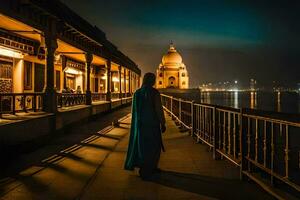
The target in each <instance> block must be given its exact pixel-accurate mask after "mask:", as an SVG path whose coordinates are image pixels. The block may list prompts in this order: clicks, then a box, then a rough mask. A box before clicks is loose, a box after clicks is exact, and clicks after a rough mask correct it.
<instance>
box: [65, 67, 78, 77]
mask: <svg viewBox="0 0 300 200" xmlns="http://www.w3.org/2000/svg"><path fill="white" fill-rule="evenodd" d="M65 72H66V73H68V74H74V75H79V74H81V72H80V71H78V70H76V69H74V68H70V67H67V69H66V70H65Z"/></svg>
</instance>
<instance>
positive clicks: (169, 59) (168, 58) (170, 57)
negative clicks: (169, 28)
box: [162, 44, 182, 65]
mask: <svg viewBox="0 0 300 200" xmlns="http://www.w3.org/2000/svg"><path fill="white" fill-rule="evenodd" d="M181 63H182V57H181V55H180V54H179V53H178V52H177V51H176V49H175V47H174V46H173V45H172V44H171V45H170V48H169V50H168V53H167V54H166V55H164V56H163V58H162V64H163V65H168V64H181Z"/></svg>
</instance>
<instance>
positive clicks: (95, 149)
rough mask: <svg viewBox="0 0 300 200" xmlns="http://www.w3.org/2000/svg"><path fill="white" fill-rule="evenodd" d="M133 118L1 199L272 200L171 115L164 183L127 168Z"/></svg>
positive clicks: (1, 191)
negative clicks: (182, 128)
mask: <svg viewBox="0 0 300 200" xmlns="http://www.w3.org/2000/svg"><path fill="white" fill-rule="evenodd" d="M129 126H130V117H129V116H128V117H127V118H126V119H123V120H122V123H121V127H119V128H113V129H109V128H106V129H104V130H102V131H100V132H98V133H95V134H94V135H92V136H90V137H89V138H87V139H85V140H83V141H82V142H80V143H78V144H76V145H73V146H71V147H69V148H67V149H65V150H62V151H60V152H59V153H57V154H55V155H54V156H51V157H49V158H47V159H44V160H43V161H42V162H40V163H39V164H36V165H33V166H31V167H29V168H27V169H26V170H23V171H22V172H21V173H19V175H17V176H15V177H10V178H6V179H3V180H1V181H0V199H105V200H106V199H128V200H129V199H130V200H131V199H151V200H155V199H172V200H174V199H265V200H268V199H272V197H270V196H269V195H268V194H266V193H265V192H264V191H262V189H260V188H259V187H258V186H257V185H255V184H254V183H249V182H241V181H239V178H238V173H239V172H238V169H237V168H236V167H234V166H233V165H232V164H230V163H229V162H227V161H225V160H218V161H215V160H213V159H212V156H211V152H209V149H208V148H207V146H205V145H202V144H195V142H194V141H193V139H192V138H191V137H190V136H188V134H187V133H180V132H179V130H178V128H177V127H176V125H175V124H174V122H173V121H171V119H170V118H168V117H167V132H166V133H165V134H164V142H165V147H166V152H165V153H162V156H161V161H160V168H161V169H162V170H163V172H162V174H161V177H160V179H157V180H156V181H153V182H147V181H142V180H141V179H140V178H139V177H138V175H137V172H136V171H134V172H130V171H125V170H123V164H124V159H125V155H126V149H127V145H128V136H129V135H128V131H129Z"/></svg>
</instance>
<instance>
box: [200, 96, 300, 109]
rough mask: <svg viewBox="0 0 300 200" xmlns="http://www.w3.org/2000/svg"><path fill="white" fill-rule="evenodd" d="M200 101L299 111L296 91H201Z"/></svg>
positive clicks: (299, 102) (240, 106)
mask: <svg viewBox="0 0 300 200" xmlns="http://www.w3.org/2000/svg"><path fill="white" fill-rule="evenodd" d="M195 100H196V99H195ZM196 101H199V100H196ZM200 102H201V103H207V104H213V105H222V106H229V107H233V108H251V109H259V110H267V111H276V112H283V113H294V114H295V113H298V114H299V113H300V93H296V92H201V93H200Z"/></svg>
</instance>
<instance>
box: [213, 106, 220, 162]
mask: <svg viewBox="0 0 300 200" xmlns="http://www.w3.org/2000/svg"><path fill="white" fill-rule="evenodd" d="M216 130H217V109H216V107H213V158H214V160H217V159H219V157H218V156H217V140H219V139H220V138H219V137H218V134H216Z"/></svg>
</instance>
